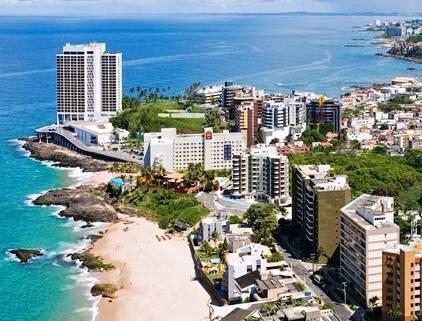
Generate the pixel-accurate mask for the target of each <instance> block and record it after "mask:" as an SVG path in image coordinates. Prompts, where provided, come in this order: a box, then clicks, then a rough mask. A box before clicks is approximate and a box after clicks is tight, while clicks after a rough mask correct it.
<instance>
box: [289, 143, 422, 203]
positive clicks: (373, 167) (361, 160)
mask: <svg viewBox="0 0 422 321" xmlns="http://www.w3.org/2000/svg"><path fill="white" fill-rule="evenodd" d="M290 164H291V166H293V165H304V164H329V165H331V166H332V167H333V171H334V174H344V175H347V176H348V179H349V185H350V187H351V188H352V191H353V194H354V196H359V195H360V194H363V193H373V194H377V195H386V196H393V197H395V199H396V201H397V205H398V207H399V208H402V209H406V210H410V209H419V210H421V209H422V152H421V151H411V152H408V153H407V154H406V156H405V157H391V156H388V155H383V154H379V153H376V152H364V153H363V154H361V155H356V154H353V153H327V152H315V151H314V152H311V153H308V154H304V155H292V156H290Z"/></svg>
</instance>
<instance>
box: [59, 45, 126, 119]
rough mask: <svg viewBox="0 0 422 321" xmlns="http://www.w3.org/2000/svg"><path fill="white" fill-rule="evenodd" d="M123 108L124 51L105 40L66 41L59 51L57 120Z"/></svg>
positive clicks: (98, 115)
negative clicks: (116, 50)
mask: <svg viewBox="0 0 422 321" xmlns="http://www.w3.org/2000/svg"><path fill="white" fill-rule="evenodd" d="M121 109H122V54H121V53H108V52H106V45H105V43H90V44H82V45H71V44H66V45H65V46H64V47H63V52H62V53H60V54H58V55H57V123H58V124H64V123H66V122H69V121H95V120H100V119H108V118H110V117H112V116H113V115H115V114H116V112H118V111H120V110H121Z"/></svg>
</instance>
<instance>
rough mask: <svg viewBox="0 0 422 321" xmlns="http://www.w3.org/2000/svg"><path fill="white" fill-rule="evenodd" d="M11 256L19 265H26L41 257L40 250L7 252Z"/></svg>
mask: <svg viewBox="0 0 422 321" xmlns="http://www.w3.org/2000/svg"><path fill="white" fill-rule="evenodd" d="M9 252H10V253H11V254H13V255H15V256H16V257H17V258H18V259H19V261H21V263H28V262H29V261H30V260H31V259H33V258H34V257H38V256H43V255H44V254H43V252H42V251H41V250H31V249H15V250H10V251H9Z"/></svg>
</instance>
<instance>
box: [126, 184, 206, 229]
mask: <svg viewBox="0 0 422 321" xmlns="http://www.w3.org/2000/svg"><path fill="white" fill-rule="evenodd" d="M119 201H120V202H122V203H123V204H125V205H128V206H130V207H132V208H135V209H136V210H138V212H139V213H140V214H141V215H142V216H145V217H147V218H149V219H152V220H154V221H157V222H158V224H159V226H160V227H161V228H168V227H171V226H172V225H173V224H176V223H179V222H182V223H186V224H188V225H190V226H194V225H195V224H196V223H198V222H199V221H200V220H201V218H203V217H205V216H206V215H207V214H208V213H209V210H208V209H207V208H206V207H204V206H203V205H202V204H201V203H199V202H198V200H197V199H196V198H195V196H194V195H191V194H181V193H177V192H175V191H174V190H171V189H163V188H151V187H136V188H135V189H133V190H131V191H128V192H126V193H124V194H123V195H122V196H121V197H120V199H119Z"/></svg>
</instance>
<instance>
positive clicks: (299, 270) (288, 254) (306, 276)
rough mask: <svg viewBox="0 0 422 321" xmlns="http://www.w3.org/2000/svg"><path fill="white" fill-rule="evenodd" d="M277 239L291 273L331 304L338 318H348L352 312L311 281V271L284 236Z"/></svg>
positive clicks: (344, 320) (344, 319) (278, 247)
mask: <svg viewBox="0 0 422 321" xmlns="http://www.w3.org/2000/svg"><path fill="white" fill-rule="evenodd" d="M278 241H279V243H280V244H281V246H277V250H278V251H280V252H281V253H282V254H283V256H284V260H285V261H286V262H287V263H288V264H289V265H290V266H292V269H293V273H294V274H295V275H296V276H297V277H298V278H299V279H301V280H302V281H303V282H304V284H305V286H306V287H308V288H309V289H311V290H312V291H313V292H314V293H315V294H316V295H317V296H318V297H319V298H321V299H322V300H323V301H324V302H325V303H329V304H331V305H332V309H333V311H334V313H335V314H336V315H337V316H338V317H339V318H340V320H342V321H346V320H350V318H351V316H352V313H351V312H350V311H349V310H348V309H347V308H346V307H344V305H343V304H341V303H339V302H335V301H333V300H332V299H331V298H330V297H329V296H328V295H327V294H326V293H325V292H324V291H323V290H322V289H321V288H319V287H318V286H316V285H315V284H314V283H313V282H312V280H311V278H310V275H311V272H312V271H308V269H306V267H305V266H304V265H303V264H302V261H301V260H299V259H297V256H295V254H294V253H295V251H294V249H293V248H292V247H291V246H290V244H289V243H288V242H287V241H286V240H285V239H284V237H280V238H279V240H278Z"/></svg>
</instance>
